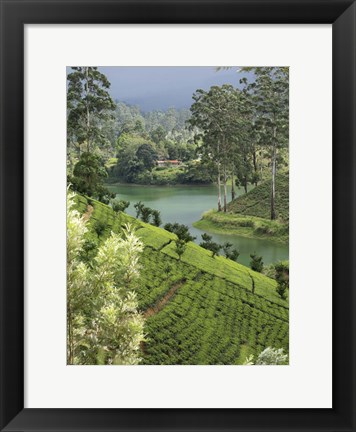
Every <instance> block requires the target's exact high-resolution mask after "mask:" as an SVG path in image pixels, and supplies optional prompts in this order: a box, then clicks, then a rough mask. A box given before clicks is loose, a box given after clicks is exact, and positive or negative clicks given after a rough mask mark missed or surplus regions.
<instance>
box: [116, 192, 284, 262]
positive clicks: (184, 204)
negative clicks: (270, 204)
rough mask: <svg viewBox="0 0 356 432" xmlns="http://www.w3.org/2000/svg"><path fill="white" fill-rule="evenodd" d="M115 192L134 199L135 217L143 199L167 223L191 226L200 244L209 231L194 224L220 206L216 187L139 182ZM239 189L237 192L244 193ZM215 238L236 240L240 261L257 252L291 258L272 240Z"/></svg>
mask: <svg viewBox="0 0 356 432" xmlns="http://www.w3.org/2000/svg"><path fill="white" fill-rule="evenodd" d="M108 189H110V191H111V192H114V193H116V194H117V198H118V199H122V200H126V201H130V207H129V208H128V209H127V210H126V212H127V213H128V214H130V215H132V216H135V214H136V212H135V209H134V207H133V205H134V204H135V203H136V202H138V201H142V202H143V203H145V205H146V206H148V207H151V208H154V209H156V210H159V211H160V212H161V218H162V221H163V225H164V224H165V223H167V222H178V223H181V224H184V225H188V226H189V228H190V232H191V233H192V235H193V236H196V237H197V239H196V240H195V241H196V243H200V241H201V234H202V233H204V232H205V231H202V230H199V229H197V228H194V227H193V226H192V223H193V222H196V221H198V220H199V219H200V218H201V214H202V213H204V212H205V211H207V210H210V209H212V208H216V207H217V190H216V187H215V186H212V185H211V186H182V185H179V186H141V185H140V186H139V185H127V184H123V185H110V186H108ZM242 193H243V191H242V190H238V191H237V195H239V194H242ZM209 234H210V235H211V236H212V237H213V240H214V241H216V242H218V243H220V244H222V243H224V242H226V241H229V242H230V243H232V244H233V245H234V246H235V247H236V248H237V249H238V250H239V251H240V256H239V259H238V262H240V263H241V264H244V265H248V264H249V262H250V260H251V258H250V254H251V253H253V252H256V253H257V254H258V255H261V256H262V257H263V262H264V263H265V264H271V263H274V262H276V261H279V260H285V259H288V246H287V245H282V244H278V243H275V242H271V241H268V240H259V239H250V238H246V237H240V236H236V235H227V234H212V233H209Z"/></svg>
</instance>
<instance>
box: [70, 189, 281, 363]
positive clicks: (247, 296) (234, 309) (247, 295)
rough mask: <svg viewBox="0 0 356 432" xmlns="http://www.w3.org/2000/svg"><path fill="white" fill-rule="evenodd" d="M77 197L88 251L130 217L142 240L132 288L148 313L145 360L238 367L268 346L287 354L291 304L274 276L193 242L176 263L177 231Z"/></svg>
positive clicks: (145, 361) (146, 313)
mask: <svg viewBox="0 0 356 432" xmlns="http://www.w3.org/2000/svg"><path fill="white" fill-rule="evenodd" d="M77 200H78V201H77V206H78V210H79V211H80V212H81V213H87V214H88V220H89V222H88V224H89V225H91V226H92V227H93V228H94V230H93V231H92V232H91V234H90V235H89V236H88V242H87V243H88V247H87V250H89V253H90V248H93V247H94V246H93V245H95V244H96V243H98V242H101V241H102V240H103V239H105V238H106V237H107V236H108V235H110V232H111V231H114V232H120V231H121V229H122V227H123V225H124V224H125V223H127V222H129V223H131V224H134V225H135V226H136V228H137V235H138V236H139V237H140V238H141V239H142V241H143V242H144V244H145V248H144V252H143V254H142V257H141V266H142V268H141V278H140V284H139V286H138V288H137V296H138V301H139V307H140V310H141V311H142V313H143V314H144V315H145V317H146V323H145V332H146V335H147V336H146V341H145V342H144V343H143V344H142V347H141V348H142V364H167V365H168V364H241V363H243V362H244V360H245V358H246V356H248V355H249V354H255V355H258V354H259V353H260V352H261V351H262V350H263V349H264V348H266V347H268V346H271V347H276V348H280V347H281V348H284V349H285V351H286V352H288V340H289V325H288V319H289V309H288V302H286V301H284V300H281V299H280V298H279V296H278V294H277V293H276V291H275V288H276V283H275V281H274V280H272V279H270V278H268V277H266V276H264V275H262V274H260V273H255V272H253V271H252V270H250V269H249V268H247V267H245V266H242V265H241V264H238V263H235V262H233V261H230V260H228V259H226V258H224V257H215V258H213V257H212V256H211V252H209V251H207V250H205V249H202V248H201V247H199V246H197V245H196V244H194V243H189V244H188V247H187V249H186V250H185V252H184V254H183V256H182V258H181V260H180V261H179V260H178V256H177V254H176V253H175V242H174V239H175V238H176V237H175V235H174V234H171V233H169V232H168V231H165V230H164V229H161V228H157V227H154V226H152V225H149V224H145V223H143V222H141V221H139V220H137V219H135V218H133V217H130V216H128V215H127V214H125V213H119V214H116V213H115V212H114V211H113V210H112V209H111V207H109V206H106V205H104V204H102V203H100V202H97V201H95V200H90V205H91V206H92V207H93V208H90V207H88V200H87V198H85V197H82V196H78V198H77ZM88 209H89V210H88ZM252 278H253V279H254V283H255V293H254V294H253V293H252V289H251V287H252Z"/></svg>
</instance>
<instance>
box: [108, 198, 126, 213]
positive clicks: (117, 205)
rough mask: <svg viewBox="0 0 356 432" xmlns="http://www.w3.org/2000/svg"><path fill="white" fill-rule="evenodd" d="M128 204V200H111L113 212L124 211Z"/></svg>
mask: <svg viewBox="0 0 356 432" xmlns="http://www.w3.org/2000/svg"><path fill="white" fill-rule="evenodd" d="M129 205H130V201H125V200H118V199H115V200H112V201H111V207H112V209H113V210H114V211H115V212H119V211H122V212H124V211H125V210H126V209H127V208H128V207H129Z"/></svg>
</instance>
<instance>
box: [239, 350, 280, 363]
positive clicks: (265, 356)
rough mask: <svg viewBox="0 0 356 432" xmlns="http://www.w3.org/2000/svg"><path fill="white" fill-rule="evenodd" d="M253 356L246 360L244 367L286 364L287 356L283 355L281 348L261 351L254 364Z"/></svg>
mask: <svg viewBox="0 0 356 432" xmlns="http://www.w3.org/2000/svg"><path fill="white" fill-rule="evenodd" d="M253 360H254V356H253V355H251V356H249V357H247V358H246V361H245V363H244V365H281V364H286V363H287V361H288V355H287V354H283V348H279V349H277V348H271V347H268V348H266V349H265V350H264V351H262V352H261V353H260V354H259V356H258V357H257V359H256V361H255V362H254V361H253Z"/></svg>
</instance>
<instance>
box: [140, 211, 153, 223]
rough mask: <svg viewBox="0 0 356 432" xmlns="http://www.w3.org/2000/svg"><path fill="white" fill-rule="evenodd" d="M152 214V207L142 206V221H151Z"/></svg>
mask: <svg viewBox="0 0 356 432" xmlns="http://www.w3.org/2000/svg"><path fill="white" fill-rule="evenodd" d="M151 215H152V209H151V208H149V207H142V209H141V220H142V222H146V223H149V222H150V218H151Z"/></svg>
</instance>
